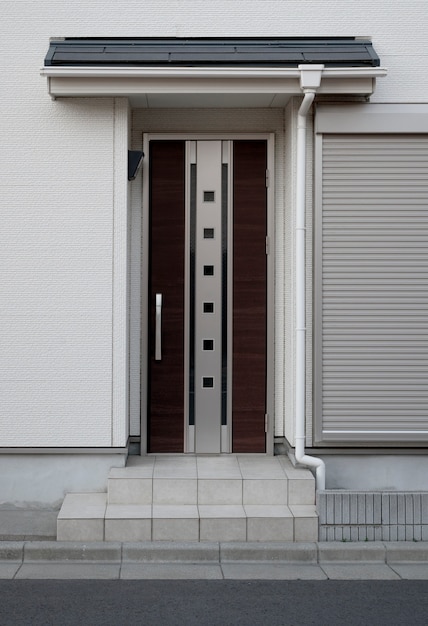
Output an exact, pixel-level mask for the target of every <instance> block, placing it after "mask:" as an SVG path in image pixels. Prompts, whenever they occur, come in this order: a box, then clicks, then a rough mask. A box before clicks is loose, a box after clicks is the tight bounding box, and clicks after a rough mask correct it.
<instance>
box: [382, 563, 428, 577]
mask: <svg viewBox="0 0 428 626" xmlns="http://www.w3.org/2000/svg"><path fill="white" fill-rule="evenodd" d="M389 565H390V567H391V568H392V569H393V570H394V571H395V572H397V574H398V575H399V576H400V577H401V578H405V579H406V580H428V563H396V564H395V563H390V564H389Z"/></svg>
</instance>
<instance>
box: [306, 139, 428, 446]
mask: <svg viewBox="0 0 428 626" xmlns="http://www.w3.org/2000/svg"><path fill="white" fill-rule="evenodd" d="M321 152H322V155H321V156H322V183H321V189H320V198H321V202H320V204H319V208H320V211H319V213H318V214H317V220H316V232H317V235H316V237H317V242H316V265H315V267H316V285H317V287H316V293H315V298H316V308H315V320H316V321H315V329H316V331H315V364H316V365H315V380H316V383H315V425H316V433H317V439H318V441H324V442H329V441H330V442H333V441H336V442H340V441H341V442H350V441H352V442H358V441H361V442H366V443H367V442H368V441H377V442H394V445H397V444H398V443H400V442H411V441H418V442H422V441H425V442H427V441H428V135H399V136H398V135H373V134H370V135H368V134H367V135H334V134H325V135H323V136H322V148H321Z"/></svg>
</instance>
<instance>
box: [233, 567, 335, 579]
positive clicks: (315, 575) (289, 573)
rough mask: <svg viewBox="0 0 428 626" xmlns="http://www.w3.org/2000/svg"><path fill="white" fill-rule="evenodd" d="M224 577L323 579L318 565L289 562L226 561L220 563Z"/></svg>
mask: <svg viewBox="0 0 428 626" xmlns="http://www.w3.org/2000/svg"><path fill="white" fill-rule="evenodd" d="M222 570H223V575H224V578H226V579H232V580H233V579H235V580H325V579H326V578H327V576H326V575H325V573H324V572H323V571H322V569H321V568H320V567H319V566H318V565H298V564H296V565H294V564H289V563H284V564H282V563H272V564H270V563H228V564H224V565H222Z"/></svg>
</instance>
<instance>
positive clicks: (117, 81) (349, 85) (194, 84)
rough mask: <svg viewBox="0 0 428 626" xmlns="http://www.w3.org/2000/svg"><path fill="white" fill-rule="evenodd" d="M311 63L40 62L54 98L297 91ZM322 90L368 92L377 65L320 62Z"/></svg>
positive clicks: (380, 71) (377, 71) (378, 70)
mask: <svg viewBox="0 0 428 626" xmlns="http://www.w3.org/2000/svg"><path fill="white" fill-rule="evenodd" d="M314 69H315V66H313V65H301V66H299V67H296V68H293V67H291V68H277V67H262V68H260V67H81V66H68V67H50V66H49V67H44V68H42V69H41V74H42V76H45V77H46V78H47V83H48V93H49V94H50V96H51V97H52V98H54V99H55V98H61V97H65V98H67V97H79V96H81V97H103V96H112V97H115V96H125V97H126V96H127V97H132V96H141V95H144V94H147V95H149V94H156V93H158V94H180V93H183V94H257V93H260V94H262V93H263V94H272V95H276V94H288V95H293V94H295V95H297V94H300V93H301V78H302V76H303V74H304V73H305V72H306V74H307V75H309V74H310V73H311V72H313V71H314ZM321 73H322V80H321V86H320V88H319V90H318V91H319V93H321V94H358V95H364V96H367V95H371V94H372V93H373V91H374V87H375V80H376V78H380V77H382V76H385V75H386V70H385V69H383V68H378V67H343V68H324V69H322V70H321Z"/></svg>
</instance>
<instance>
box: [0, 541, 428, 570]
mask: <svg viewBox="0 0 428 626" xmlns="http://www.w3.org/2000/svg"><path fill="white" fill-rule="evenodd" d="M0 562H2V563H12V562H14V563H46V562H56V563H59V562H62V563H64V562H65V563H102V562H104V563H116V564H124V563H134V564H135V563H189V564H190V563H192V564H198V563H200V564H223V563H224V564H227V563H247V564H248V563H253V564H255V563H263V564H280V563H282V564H301V565H321V564H324V563H325V564H341V563H342V564H358V563H360V564H362V563H364V564H390V563H394V564H397V563H415V564H428V542H420V543H407V542H391V543H388V542H385V543H383V542H373V543H369V544H358V543H356V544H348V543H342V542H340V543H334V542H325V543H324V542H318V543H284V542H267V543H264V542H260V543H235V542H230V543H172V542H171V543H170V542H142V543H120V542H88V543H84V542H60V541H22V542H20V541H4V542H0Z"/></svg>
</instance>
